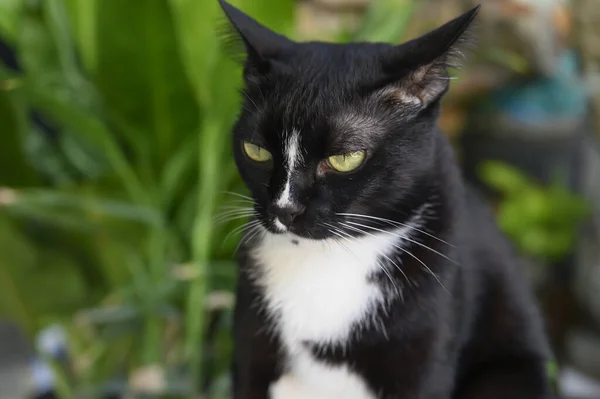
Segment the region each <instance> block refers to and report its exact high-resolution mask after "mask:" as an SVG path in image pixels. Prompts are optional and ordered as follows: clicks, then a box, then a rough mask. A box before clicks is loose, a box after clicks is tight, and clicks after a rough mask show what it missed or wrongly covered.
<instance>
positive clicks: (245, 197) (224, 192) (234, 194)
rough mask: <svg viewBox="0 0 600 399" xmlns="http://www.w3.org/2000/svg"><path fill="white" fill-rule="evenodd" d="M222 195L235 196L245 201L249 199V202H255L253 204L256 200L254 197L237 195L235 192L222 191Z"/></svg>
mask: <svg viewBox="0 0 600 399" xmlns="http://www.w3.org/2000/svg"><path fill="white" fill-rule="evenodd" d="M222 193H223V194H229V195H233V196H235V197H240V198H244V199H247V200H250V201H253V202H254V198H252V197H249V196H247V195H244V194H240V193H236V192H233V191H222Z"/></svg>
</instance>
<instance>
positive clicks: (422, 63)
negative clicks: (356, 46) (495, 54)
mask: <svg viewBox="0 0 600 399" xmlns="http://www.w3.org/2000/svg"><path fill="white" fill-rule="evenodd" d="M480 7H481V6H477V7H475V8H473V9H472V10H471V11H468V12H467V13H465V14H463V15H461V16H459V17H458V18H455V19H453V20H452V21H450V22H448V23H446V24H444V25H443V26H441V27H440V28H437V29H435V30H433V31H431V32H429V33H427V34H425V35H424V36H421V37H420V38H417V39H414V40H411V41H409V42H407V43H404V44H401V45H398V46H395V47H393V48H392V49H391V50H390V51H387V52H386V53H385V54H383V55H382V57H381V65H382V72H383V74H384V79H383V80H384V85H385V86H386V92H387V93H388V95H391V96H394V97H396V99H398V100H399V101H402V102H408V103H411V104H413V105H415V104H418V105H419V106H420V107H421V108H424V107H427V106H428V105H430V104H431V103H433V102H434V101H436V100H438V99H439V98H441V96H442V95H444V94H445V93H446V91H447V90H448V87H449V75H448V68H450V67H458V66H460V65H459V63H458V61H459V59H460V58H461V56H462V52H461V47H462V46H463V45H464V44H465V43H466V42H468V31H469V28H470V26H471V24H472V22H473V20H474V19H475V16H476V15H477V13H478V12H479V9H480Z"/></svg>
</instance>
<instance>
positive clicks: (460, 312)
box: [220, 0, 551, 399]
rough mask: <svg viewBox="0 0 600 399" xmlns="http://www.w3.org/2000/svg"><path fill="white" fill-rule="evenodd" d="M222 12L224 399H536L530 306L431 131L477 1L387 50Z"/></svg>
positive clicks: (508, 254)
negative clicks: (236, 238)
mask: <svg viewBox="0 0 600 399" xmlns="http://www.w3.org/2000/svg"><path fill="white" fill-rule="evenodd" d="M220 4H221V7H222V8H223V10H224V13H225V15H226V17H227V19H226V20H225V21H226V23H227V24H228V26H229V28H230V33H231V34H230V35H228V36H226V38H227V40H226V41H225V42H226V44H228V45H232V44H233V45H235V44H236V43H238V44H239V45H240V47H239V48H238V49H240V50H241V51H242V53H241V54H242V56H243V77H244V89H243V91H244V94H245V97H244V102H243V106H242V108H241V110H240V112H239V115H238V117H237V122H236V124H235V126H234V128H233V152H234V157H235V162H236V164H237V167H238V170H239V172H240V175H241V177H242V179H243V181H244V182H245V184H246V185H247V186H248V188H249V190H250V192H251V194H252V197H251V200H252V203H253V206H252V209H251V211H252V212H253V213H254V217H253V219H252V221H251V222H249V225H248V226H247V227H248V232H247V233H246V234H245V236H244V237H243V239H242V242H241V247H240V250H239V252H238V262H239V276H238V277H239V278H238V285H237V290H236V305H235V311H234V332H233V334H234V341H235V348H234V360H233V370H232V376H233V377H232V378H233V398H235V399H263V398H264V399H266V398H270V399H302V398H303V399H334V398H340V399H376V398H377V399H387V398H390V399H391V398H401V399H417V398H418V399H437V398H439V399H442V398H443V399H454V398H455V399H507V398H510V399H519V398H523V399H537V398H547V397H549V395H550V394H551V392H550V388H549V381H548V377H547V374H546V362H547V361H548V359H549V347H548V344H547V339H546V336H545V331H544V326H543V323H542V320H541V317H540V314H539V312H538V309H537V307H536V305H535V300H534V298H533V294H532V293H531V292H530V288H529V287H528V284H527V282H526V281H525V279H524V277H522V275H521V273H520V270H519V269H518V266H517V263H516V261H515V256H514V255H513V250H512V248H511V246H510V245H509V243H508V242H507V240H506V239H505V238H504V237H503V236H502V235H501V233H500V232H499V230H498V229H497V227H496V226H495V222H494V218H493V215H492V213H491V211H490V210H489V209H487V207H486V205H484V202H483V200H482V199H481V198H479V196H478V194H477V193H475V192H474V191H473V190H472V189H470V188H469V187H468V186H467V185H466V184H465V183H464V182H463V179H462V177H461V175H460V172H459V167H458V164H457V162H456V160H455V157H454V153H453V151H452V149H451V146H450V144H449V142H448V140H447V139H446V138H445V136H444V135H443V134H442V133H441V132H440V131H439V129H438V127H437V119H438V116H439V114H440V99H441V98H442V96H443V95H444V94H445V92H446V91H447V90H448V88H449V75H448V68H449V67H450V66H452V65H454V64H455V61H456V60H457V58H459V57H458V56H460V51H461V48H462V47H463V43H465V42H467V39H468V38H469V32H470V31H471V30H470V29H469V28H470V26H471V24H472V21H473V20H474V18H475V16H476V14H477V12H478V10H479V7H478V8H475V9H473V10H471V11H469V12H467V13H466V14H464V15H462V16H460V17H458V18H456V19H454V20H452V21H450V22H448V23H446V24H445V25H443V26H441V27H440V28H438V29H436V30H433V31H431V32H430V33H427V34H425V35H424V36H422V37H420V38H417V39H414V40H411V41H408V42H406V43H404V44H401V45H391V44H385V43H348V44H333V43H325V42H294V41H292V40H290V39H288V38H286V37H284V36H282V35H280V34H277V33H275V32H273V31H271V30H269V29H268V28H267V27H265V26H264V25H262V24H260V23H259V22H257V21H256V20H254V19H252V18H251V17H249V16H247V15H246V14H244V13H243V12H241V11H240V10H239V9H237V8H235V7H234V6H232V5H230V4H228V3H226V2H225V1H223V0H220ZM230 39H232V40H230ZM231 48H235V46H234V47H231Z"/></svg>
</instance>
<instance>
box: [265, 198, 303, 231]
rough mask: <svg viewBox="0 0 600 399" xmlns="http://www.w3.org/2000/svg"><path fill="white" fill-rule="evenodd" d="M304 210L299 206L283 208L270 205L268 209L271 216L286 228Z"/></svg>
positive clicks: (292, 205)
mask: <svg viewBox="0 0 600 399" xmlns="http://www.w3.org/2000/svg"><path fill="white" fill-rule="evenodd" d="M305 210H306V207H304V206H303V205H300V204H286V205H283V206H282V205H277V204H272V205H271V207H270V212H271V214H272V215H273V216H275V217H276V218H277V220H279V221H280V222H281V224H283V225H284V226H286V227H289V226H290V225H291V224H292V223H293V222H294V220H295V219H296V218H297V217H298V216H300V215H301V214H302V213H304V211H305Z"/></svg>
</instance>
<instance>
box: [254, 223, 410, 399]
mask: <svg viewBox="0 0 600 399" xmlns="http://www.w3.org/2000/svg"><path fill="white" fill-rule="evenodd" d="M402 233H405V232H404V231H402V229H401V230H398V231H394V232H392V233H391V234H390V233H378V234H373V235H369V236H364V237H362V238H359V239H353V240H352V241H351V242H350V241H346V240H342V241H340V242H338V241H335V240H325V241H312V240H305V239H298V238H297V237H292V236H291V235H288V234H280V235H273V234H269V233H266V234H265V235H264V236H263V239H262V241H261V243H260V244H259V245H258V246H257V248H256V250H255V252H254V257H255V259H256V260H257V261H258V263H259V264H260V265H261V273H260V279H259V283H260V284H261V285H262V286H263V287H264V293H265V296H266V303H267V307H268V309H269V311H270V312H271V313H272V314H273V315H275V316H276V320H277V326H276V328H277V332H278V334H279V336H280V337H281V340H282V342H283V344H284V346H285V348H286V350H287V354H288V358H289V363H288V364H287V369H288V373H287V374H286V375H285V376H284V377H283V378H281V379H280V380H279V381H277V382H276V383H275V384H273V386H272V387H271V399H300V398H305V399H309V398H310V399H313V398H314V399H333V398H348V399H372V398H374V395H373V394H372V393H370V392H369V390H368V388H367V387H366V385H365V384H364V382H363V381H362V379H360V377H358V376H357V375H355V374H353V373H352V372H351V371H350V370H348V369H347V368H346V367H331V366H329V365H325V364H322V363H319V362H317V361H315V360H314V358H313V357H312V356H311V355H310V354H309V353H308V352H307V351H306V350H305V349H304V347H303V346H302V342H303V341H312V342H318V343H328V344H338V345H345V344H347V343H348V340H349V339H350V336H351V333H352V331H353V329H354V328H359V327H360V326H361V325H363V324H365V323H371V322H376V320H372V318H371V316H372V314H374V312H373V310H374V308H375V307H376V306H378V305H380V304H381V302H382V301H383V300H384V299H385V298H384V294H385V293H384V292H382V291H381V289H380V287H379V286H378V285H377V284H374V283H372V282H371V281H369V280H370V279H369V276H370V275H371V274H373V273H374V272H376V271H377V270H379V268H380V267H381V266H380V264H379V260H378V259H380V258H381V256H384V255H386V254H388V253H389V252H391V250H392V249H393V247H394V245H397V241H398V235H397V234H400V235H401V234H402ZM292 240H296V242H297V243H298V244H294V243H293V242H292Z"/></svg>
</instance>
